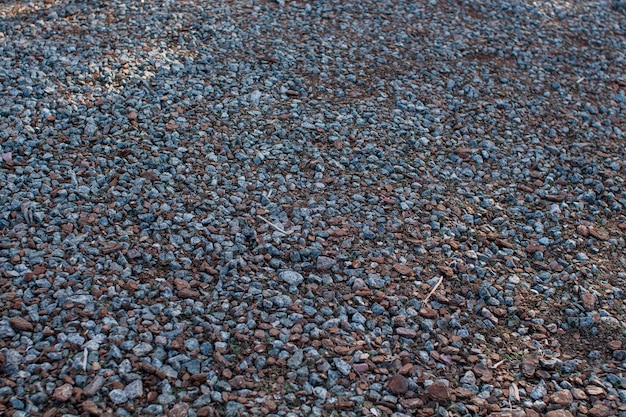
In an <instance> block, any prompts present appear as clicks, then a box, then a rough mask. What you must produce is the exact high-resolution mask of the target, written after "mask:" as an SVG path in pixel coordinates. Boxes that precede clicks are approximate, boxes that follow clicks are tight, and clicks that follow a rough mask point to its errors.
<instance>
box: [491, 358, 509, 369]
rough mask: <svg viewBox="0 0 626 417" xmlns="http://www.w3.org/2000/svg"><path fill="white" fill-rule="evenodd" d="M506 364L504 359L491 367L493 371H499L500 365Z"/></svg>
mask: <svg viewBox="0 0 626 417" xmlns="http://www.w3.org/2000/svg"><path fill="white" fill-rule="evenodd" d="M504 362H506V360H505V359H502V360H501V361H500V362H496V363H494V364H493V365H491V369H497V368H498V367H499V366H500V365H502V364H503V363H504Z"/></svg>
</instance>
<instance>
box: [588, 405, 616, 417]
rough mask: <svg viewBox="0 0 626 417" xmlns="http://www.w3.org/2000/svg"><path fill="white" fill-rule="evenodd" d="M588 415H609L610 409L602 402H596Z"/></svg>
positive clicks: (594, 416)
mask: <svg viewBox="0 0 626 417" xmlns="http://www.w3.org/2000/svg"><path fill="white" fill-rule="evenodd" d="M589 415H590V416H591V417H608V416H610V415H611V409H610V408H609V407H607V406H606V405H604V404H600V402H596V403H595V404H594V405H593V407H591V410H589Z"/></svg>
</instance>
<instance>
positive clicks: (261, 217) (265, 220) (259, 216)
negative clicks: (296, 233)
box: [256, 214, 293, 235]
mask: <svg viewBox="0 0 626 417" xmlns="http://www.w3.org/2000/svg"><path fill="white" fill-rule="evenodd" d="M256 216H257V217H258V218H259V219H261V220H263V221H264V222H265V223H267V224H269V225H270V226H272V227H273V228H274V229H276V230H277V231H279V232H280V233H282V234H284V235H290V234H292V233H293V230H290V231H288V232H286V231H284V230H283V229H281V228H280V227H278V226H276V225H275V224H274V223H272V222H271V221H269V220H267V219H266V218H265V217H263V216H261V215H260V214H257V215H256Z"/></svg>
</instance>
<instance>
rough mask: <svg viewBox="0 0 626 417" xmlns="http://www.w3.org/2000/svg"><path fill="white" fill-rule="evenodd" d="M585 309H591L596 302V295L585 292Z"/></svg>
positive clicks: (583, 300) (583, 299) (583, 298)
mask: <svg viewBox="0 0 626 417" xmlns="http://www.w3.org/2000/svg"><path fill="white" fill-rule="evenodd" d="M580 298H581V299H582V302H583V307H585V310H587V311H591V310H593V307H594V306H595V304H596V296H595V295H593V294H592V293H590V292H586V293H584V294H583V295H582V296H581V297H580Z"/></svg>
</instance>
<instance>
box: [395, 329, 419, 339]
mask: <svg viewBox="0 0 626 417" xmlns="http://www.w3.org/2000/svg"><path fill="white" fill-rule="evenodd" d="M396 333H397V334H398V335H399V336H402V337H407V338H409V339H414V338H415V337H416V336H417V332H416V331H415V330H413V329H408V328H406V327H398V328H397V329H396Z"/></svg>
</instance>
